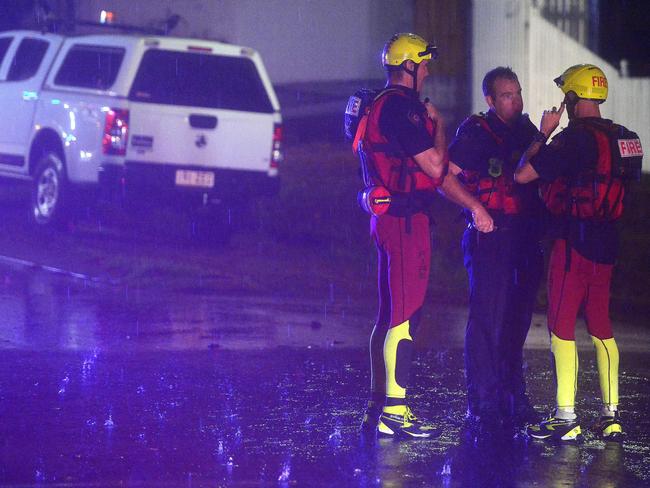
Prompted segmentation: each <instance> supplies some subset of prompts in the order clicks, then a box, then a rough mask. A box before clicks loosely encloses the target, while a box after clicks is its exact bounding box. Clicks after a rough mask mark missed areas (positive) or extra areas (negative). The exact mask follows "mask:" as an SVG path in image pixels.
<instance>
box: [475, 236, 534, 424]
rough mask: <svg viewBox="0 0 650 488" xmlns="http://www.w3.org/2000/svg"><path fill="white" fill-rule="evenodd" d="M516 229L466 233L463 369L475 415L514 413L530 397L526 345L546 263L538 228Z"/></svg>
mask: <svg viewBox="0 0 650 488" xmlns="http://www.w3.org/2000/svg"><path fill="white" fill-rule="evenodd" d="M514 229H515V227H508V226H499V228H498V229H497V230H495V231H494V232H491V233H488V234H483V233H480V232H478V231H476V230H475V229H473V228H468V229H467V230H466V231H465V234H464V235H463V252H464V255H465V267H466V268H467V273H468V277H469V290H470V297H469V318H468V322H467V329H466V332H465V374H466V381H467V400H468V407H469V411H470V412H471V413H472V414H473V415H480V416H484V415H498V414H512V413H514V410H515V409H516V408H517V406H518V405H519V404H522V403H523V402H526V396H525V392H526V383H525V379H524V375H523V368H522V366H523V345H524V342H525V340H526V335H527V334H528V329H529V328H530V321H531V318H532V313H533V308H534V306H535V298H536V295H537V289H538V287H539V281H540V278H541V276H542V272H543V266H544V264H543V257H542V252H541V248H540V246H539V242H538V241H537V239H536V237H537V236H536V234H535V233H531V232H527V231H525V230H524V229H523V228H517V229H518V230H516V231H515V230H514Z"/></svg>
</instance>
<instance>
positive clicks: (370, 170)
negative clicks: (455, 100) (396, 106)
mask: <svg viewBox="0 0 650 488" xmlns="http://www.w3.org/2000/svg"><path fill="white" fill-rule="evenodd" d="M391 96H402V97H406V96H407V95H406V94H404V93H402V91H401V90H398V89H394V88H389V89H386V90H383V91H382V92H381V93H380V94H379V95H377V97H376V98H375V100H374V101H373V103H372V105H371V106H370V109H369V111H368V114H367V115H366V116H364V117H363V118H362V120H361V121H360V123H359V128H358V129H357V133H356V137H355V139H354V142H353V145H352V148H353V150H354V152H355V153H357V154H359V153H361V154H360V157H361V161H362V166H364V168H363V171H364V180H366V181H365V183H366V185H369V186H370V185H376V186H384V187H385V188H387V189H388V190H389V191H390V193H391V194H395V193H411V192H414V191H431V192H433V191H434V190H435V189H436V188H437V187H438V186H440V185H441V184H442V180H443V179H444V176H442V177H440V178H431V177H430V176H428V175H427V174H426V173H425V172H424V171H422V169H421V168H420V166H419V165H418V164H417V163H416V162H415V160H414V159H413V157H411V156H407V155H406V154H404V152H403V151H402V149H401V148H400V147H398V146H396V145H395V144H391V143H389V141H388V139H387V138H386V137H385V136H384V135H383V134H382V133H381V131H380V130H379V118H380V115H381V111H382V108H383V106H384V104H385V103H386V101H387V100H388V99H389V97H391ZM418 116H419V117H422V120H423V121H424V124H425V128H426V130H427V132H428V133H429V134H430V135H431V138H432V139H434V137H435V133H436V127H435V124H434V122H433V121H432V120H431V118H429V116H428V115H427V113H426V110H423V112H422V114H418Z"/></svg>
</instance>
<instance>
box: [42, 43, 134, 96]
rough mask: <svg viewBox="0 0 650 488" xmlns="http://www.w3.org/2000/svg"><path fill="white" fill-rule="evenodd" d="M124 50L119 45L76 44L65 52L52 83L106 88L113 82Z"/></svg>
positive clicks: (97, 88) (98, 88)
mask: <svg viewBox="0 0 650 488" xmlns="http://www.w3.org/2000/svg"><path fill="white" fill-rule="evenodd" d="M124 52H125V51H124V48H121V47H106V46H91V45H87V44H77V45H75V46H73V47H72V48H70V50H69V51H68V53H67V54H66V56H65V59H64V60H63V63H62V64H61V68H59V72H58V73H57V74H56V78H55V79H54V83H55V84H57V85H64V86H77V87H80V88H94V89H96V90H106V89H108V88H110V87H111V86H113V83H115V78H117V73H118V72H119V70H120V65H121V64H122V59H123V58H124Z"/></svg>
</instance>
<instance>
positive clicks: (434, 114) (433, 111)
mask: <svg viewBox="0 0 650 488" xmlns="http://www.w3.org/2000/svg"><path fill="white" fill-rule="evenodd" d="M424 106H425V107H426V109H427V114H429V118H430V119H431V120H433V121H434V122H436V123H442V122H443V120H442V115H440V112H438V109H437V108H436V107H434V106H433V103H431V102H430V101H429V99H428V98H425V99H424Z"/></svg>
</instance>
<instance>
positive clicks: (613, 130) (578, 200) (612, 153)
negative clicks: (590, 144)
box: [540, 119, 643, 221]
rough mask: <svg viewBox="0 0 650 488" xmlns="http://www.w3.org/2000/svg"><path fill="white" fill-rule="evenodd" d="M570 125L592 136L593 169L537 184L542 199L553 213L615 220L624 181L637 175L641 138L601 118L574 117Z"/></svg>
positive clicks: (619, 211) (636, 177)
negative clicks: (593, 141)
mask: <svg viewBox="0 0 650 488" xmlns="http://www.w3.org/2000/svg"><path fill="white" fill-rule="evenodd" d="M572 126H573V128H575V129H582V130H585V131H587V132H588V133H590V134H591V135H592V136H593V137H594V139H595V141H596V145H597V148H598V159H597V161H596V162H595V165H594V167H593V168H589V169H586V170H583V171H581V172H579V173H578V174H577V175H575V176H573V177H567V176H564V177H560V178H558V179H556V180H554V181H553V182H551V183H546V184H542V185H540V192H541V195H542V199H543V200H544V203H545V205H546V207H547V208H548V209H549V211H550V212H551V213H552V214H554V215H565V216H572V217H576V218H578V219H591V220H599V221H612V220H616V219H618V218H619V217H620V216H621V215H622V214H623V197H624V196H625V180H630V179H638V178H639V177H640V173H641V164H642V163H641V160H642V157H643V149H642V147H641V141H640V140H639V137H638V136H637V135H636V134H635V133H634V132H631V131H629V130H628V129H626V128H625V127H623V126H621V125H618V124H614V123H612V122H611V121H609V120H605V119H596V120H594V119H577V120H576V121H575V122H574V123H573V124H572Z"/></svg>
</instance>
